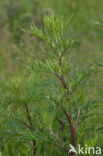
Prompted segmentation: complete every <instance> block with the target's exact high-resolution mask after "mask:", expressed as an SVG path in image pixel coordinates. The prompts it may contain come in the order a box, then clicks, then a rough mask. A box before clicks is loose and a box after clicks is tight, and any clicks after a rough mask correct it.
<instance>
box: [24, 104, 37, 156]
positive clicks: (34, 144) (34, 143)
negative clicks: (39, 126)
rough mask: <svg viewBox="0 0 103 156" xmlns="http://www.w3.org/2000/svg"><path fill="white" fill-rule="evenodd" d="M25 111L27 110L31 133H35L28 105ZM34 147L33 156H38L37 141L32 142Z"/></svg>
mask: <svg viewBox="0 0 103 156" xmlns="http://www.w3.org/2000/svg"><path fill="white" fill-rule="evenodd" d="M25 110H26V114H27V118H28V122H29V127H30V128H29V129H30V131H31V133H33V130H34V128H33V126H32V119H31V116H30V114H29V109H28V105H27V104H25ZM32 147H33V155H34V156H35V155H36V141H35V140H33V141H32Z"/></svg>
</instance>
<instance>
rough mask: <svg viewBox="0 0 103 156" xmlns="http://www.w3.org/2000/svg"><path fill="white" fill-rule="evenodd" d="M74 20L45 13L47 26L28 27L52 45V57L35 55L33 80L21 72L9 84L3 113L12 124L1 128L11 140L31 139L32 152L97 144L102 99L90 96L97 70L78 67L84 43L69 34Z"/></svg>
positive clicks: (49, 47)
mask: <svg viewBox="0 0 103 156" xmlns="http://www.w3.org/2000/svg"><path fill="white" fill-rule="evenodd" d="M73 18H74V15H72V16H71V17H70V18H69V19H65V20H64V19H63V17H59V16H57V17H55V16H54V15H50V16H47V15H46V14H44V16H43V21H44V25H43V27H42V28H41V29H39V28H38V27H36V26H35V25H32V26H31V27H30V28H29V29H27V30H24V31H25V32H28V33H29V34H30V35H33V36H36V37H38V38H39V39H40V40H43V41H45V42H46V43H47V44H46V45H47V46H46V47H45V50H46V54H45V55H46V59H45V60H40V59H34V60H33V63H32V65H29V66H27V69H28V70H29V71H30V72H31V74H29V76H27V75H26V77H27V78H25V75H21V76H18V77H14V78H13V79H11V80H9V81H8V82H6V84H5V86H6V87H4V88H5V89H4V90H5V95H3V99H2V103H1V108H2V109H1V110H2V111H1V112H0V113H1V114H2V116H3V117H2V118H3V119H4V121H5V118H6V122H5V123H4V124H3V125H2V129H1V131H2V132H3V131H4V132H5V133H6V136H7V140H8V137H13V138H14V140H15V141H18V140H19V141H20V142H21V143H25V144H26V145H28V142H31V145H32V146H29V145H28V148H27V149H28V150H27V151H29V152H27V153H26V154H27V155H28V153H29V155H39V156H47V155H48V152H49V155H50V156H52V155H54V156H57V155H64V156H65V155H69V156H73V155H74V153H69V145H70V144H71V145H72V146H74V147H75V148H77V145H78V144H82V145H85V144H87V145H88V146H91V145H92V146H95V145H96V144H97V139H96V137H95V134H96V131H94V128H95V129H96V124H95V123H92V122H91V120H92V119H93V117H94V116H96V114H95V109H96V108H97V106H98V105H97V104H98V100H97V99H94V98H93V97H92V96H87V95H88V92H89V91H88V88H89V86H90V81H89V79H90V77H91V76H92V75H94V74H96V72H97V70H96V68H95V66H90V65H86V66H85V67H83V68H82V69H77V68H76V67H75V69H74V68H73V67H72V59H71V57H70V56H71V53H70V52H71V50H72V49H73V48H77V47H78V45H79V44H80V42H79V40H77V39H68V38H67V37H66V35H65V34H66V31H67V30H68V28H69V26H70V24H71V23H72V20H73ZM40 72H42V73H41V74H40ZM41 76H42V78H41ZM1 85H2V84H1ZM2 92H4V91H2ZM2 92H1V94H2ZM5 97H6V99H5ZM5 110H6V117H5ZM4 129H6V131H5V130H4ZM5 133H4V135H5ZM3 137H4V136H3ZM3 137H2V136H1V138H3ZM88 140H89V141H88ZM31 147H32V151H33V152H31ZM91 155H92V154H91Z"/></svg>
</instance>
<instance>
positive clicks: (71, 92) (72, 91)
mask: <svg viewBox="0 0 103 156" xmlns="http://www.w3.org/2000/svg"><path fill="white" fill-rule="evenodd" d="M74 90H75V88H73V89H72V90H71V91H70V92H69V93H68V101H70V99H71V96H72V94H73V93H74Z"/></svg>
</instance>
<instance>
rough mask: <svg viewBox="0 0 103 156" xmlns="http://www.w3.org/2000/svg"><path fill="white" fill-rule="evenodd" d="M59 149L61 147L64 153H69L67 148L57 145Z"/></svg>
mask: <svg viewBox="0 0 103 156" xmlns="http://www.w3.org/2000/svg"><path fill="white" fill-rule="evenodd" d="M55 145H56V146H57V147H59V148H60V149H62V150H63V151H65V152H66V153H68V150H67V149H66V148H65V147H62V146H61V145H59V144H55Z"/></svg>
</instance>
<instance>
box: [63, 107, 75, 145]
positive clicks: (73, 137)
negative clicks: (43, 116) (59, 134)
mask: <svg viewBox="0 0 103 156" xmlns="http://www.w3.org/2000/svg"><path fill="white" fill-rule="evenodd" d="M62 110H63V112H64V114H65V116H66V117H67V119H68V123H69V126H70V132H71V143H72V145H73V146H75V133H74V127H73V124H72V120H71V116H70V115H69V114H68V113H67V112H66V111H65V110H64V109H63V108H62Z"/></svg>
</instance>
